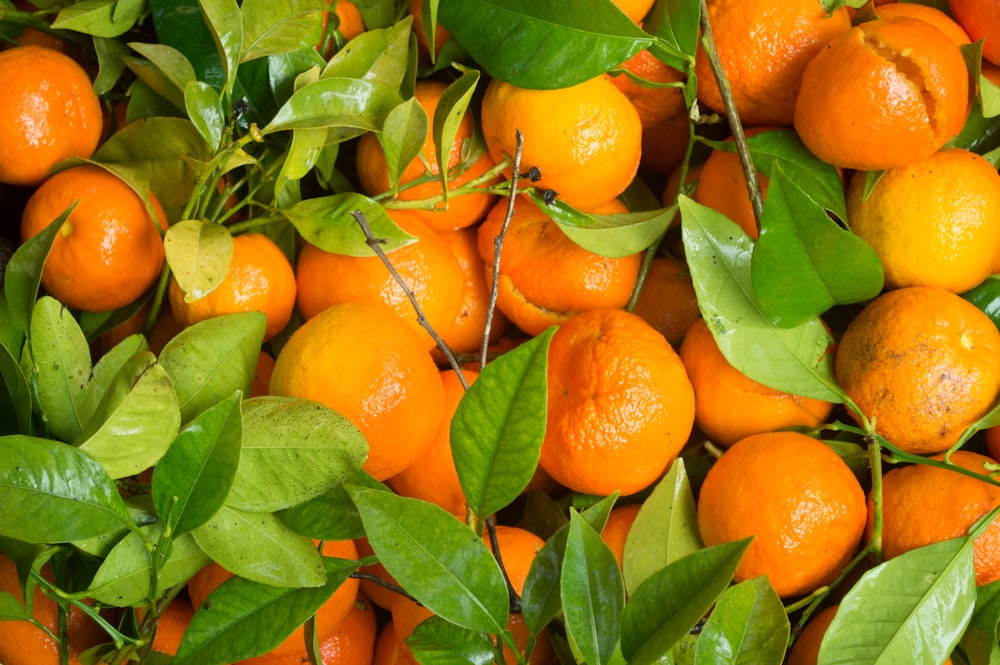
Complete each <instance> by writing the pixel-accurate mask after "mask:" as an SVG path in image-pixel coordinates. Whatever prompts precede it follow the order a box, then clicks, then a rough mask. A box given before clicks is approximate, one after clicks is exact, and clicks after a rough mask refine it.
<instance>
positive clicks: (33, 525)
mask: <svg viewBox="0 0 1000 665" xmlns="http://www.w3.org/2000/svg"><path fill="white" fill-rule="evenodd" d="M0 506H3V509H2V510H0V536H6V537H8V538H14V539H16V540H23V541H24V542H27V543H65V542H71V541H74V540H81V539H85V538H92V537H94V536H100V535H102V534H105V533H110V532H113V531H116V530H118V529H120V528H122V527H123V526H127V525H128V523H129V521H128V512H127V511H126V509H125V504H124V503H123V502H122V498H121V495H119V494H118V488H117V487H116V486H115V484H114V481H112V480H111V478H110V477H109V476H108V474H107V473H105V471H104V469H103V468H102V467H101V465H100V464H98V463H97V461H96V460H93V459H91V458H90V457H89V456H87V455H86V454H85V453H82V452H80V451H79V450H77V449H76V448H74V447H73V446H69V445H67V444H65V443H61V442H59V441H53V440H52V439H39V438H35V437H31V436H24V435H20V434H14V435H11V436H4V437H0Z"/></svg>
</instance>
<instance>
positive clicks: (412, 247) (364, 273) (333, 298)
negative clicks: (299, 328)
mask: <svg viewBox="0 0 1000 665" xmlns="http://www.w3.org/2000/svg"><path fill="white" fill-rule="evenodd" d="M391 216H392V219H393V220H394V221H395V222H396V223H397V224H398V225H399V226H400V227H401V228H402V229H403V230H405V231H406V232H407V233H410V234H411V235H414V236H416V241H415V242H412V243H410V244H409V245H406V246H404V247H400V248H399V249H396V250H394V251H392V252H389V253H387V254H386V258H387V259H388V261H389V263H391V264H392V267H393V268H394V269H395V270H396V272H397V273H398V274H399V275H400V277H401V278H402V280H403V282H404V283H405V284H406V286H407V288H408V289H410V291H412V292H413V295H414V297H415V299H416V302H417V305H419V306H420V311H421V312H422V313H423V315H424V317H425V319H426V321H427V323H428V324H429V325H430V326H431V327H432V328H433V329H434V331H435V332H437V334H438V335H446V334H449V332H450V328H451V326H452V325H453V324H454V322H455V320H456V319H457V318H458V317H459V316H460V312H461V310H462V300H463V295H464V288H465V278H464V277H463V275H462V269H461V267H460V266H459V263H458V259H456V257H455V254H454V253H453V252H452V251H451V250H450V249H448V246H447V245H445V244H444V242H443V241H442V240H441V239H440V238H439V237H438V235H437V233H436V232H435V231H434V230H433V229H431V228H429V227H428V226H427V225H426V224H424V223H423V222H421V221H420V220H419V219H416V218H414V217H413V216H412V215H411V214H410V213H408V212H407V213H403V214H401V213H399V212H392V213H391ZM295 277H296V283H297V288H298V298H297V302H298V308H299V313H300V314H301V315H302V316H303V317H304V318H306V319H309V318H312V317H314V316H316V315H317V314H319V313H320V312H322V311H323V310H324V309H326V308H327V307H330V306H331V305H337V304H341V303H345V302H366V303H379V304H385V305H388V306H389V307H391V308H392V310H393V311H394V312H395V313H396V316H398V317H399V318H400V320H401V321H405V322H406V323H407V324H408V325H409V326H411V327H412V328H413V330H414V332H416V334H417V336H418V337H419V338H420V340H421V344H422V345H423V346H424V348H426V349H430V348H432V347H433V346H434V345H435V342H434V339H433V338H432V337H431V335H430V333H428V332H427V331H426V330H425V329H424V328H423V326H422V325H421V324H420V322H419V320H418V319H417V313H416V310H415V309H414V308H413V304H412V303H411V302H410V299H409V298H408V297H407V295H406V292H405V291H404V290H403V287H401V286H400V285H399V282H398V281H397V280H396V278H395V277H394V276H393V274H392V273H391V272H390V271H389V269H388V268H387V267H386V265H385V262H383V260H382V259H381V258H380V257H378V256H376V255H375V254H374V253H373V254H370V255H368V256H348V255H346V254H335V253H333V252H327V251H325V250H322V249H320V248H319V247H317V246H315V245H312V244H310V243H305V244H304V245H303V247H302V250H301V251H300V252H299V257H298V261H297V262H296V267H295Z"/></svg>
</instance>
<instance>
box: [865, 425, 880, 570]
mask: <svg viewBox="0 0 1000 665" xmlns="http://www.w3.org/2000/svg"><path fill="white" fill-rule="evenodd" d="M867 442H868V465H869V467H870V468H871V474H872V490H871V497H872V531H871V535H870V536H869V537H868V548H867V549H868V551H869V552H871V554H872V556H873V557H874V559H875V563H882V444H881V442H880V441H879V437H878V436H875V435H869V436H868V437H867Z"/></svg>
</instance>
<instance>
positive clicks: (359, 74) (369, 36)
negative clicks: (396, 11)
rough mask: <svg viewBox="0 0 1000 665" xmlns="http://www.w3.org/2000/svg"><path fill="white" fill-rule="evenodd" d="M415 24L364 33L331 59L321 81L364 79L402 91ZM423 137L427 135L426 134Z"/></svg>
mask: <svg viewBox="0 0 1000 665" xmlns="http://www.w3.org/2000/svg"><path fill="white" fill-rule="evenodd" d="M358 4H359V7H360V6H361V3H358ZM366 25H368V24H367V23H366ZM412 25H413V19H412V18H411V17H410V16H405V17H404V18H403V19H401V20H399V21H396V22H394V23H393V24H392V25H391V26H389V27H388V28H375V29H369V30H367V31H365V32H363V33H361V34H360V35H358V36H357V37H355V38H354V39H353V40H351V48H346V49H341V50H340V51H337V52H336V53H335V54H334V55H333V57H332V58H330V62H328V63H327V65H326V67H324V68H323V72H322V74H321V78H331V77H345V78H355V79H365V80H368V81H375V82H377V83H381V84H382V85H384V86H386V87H387V88H391V89H392V90H396V91H399V90H400V88H401V86H402V85H403V81H404V79H405V78H406V76H407V73H408V72H409V56H410V49H409V44H410V32H411V26H412ZM420 136H426V132H425V133H424V134H421V135H420ZM422 140H423V139H421V141H422Z"/></svg>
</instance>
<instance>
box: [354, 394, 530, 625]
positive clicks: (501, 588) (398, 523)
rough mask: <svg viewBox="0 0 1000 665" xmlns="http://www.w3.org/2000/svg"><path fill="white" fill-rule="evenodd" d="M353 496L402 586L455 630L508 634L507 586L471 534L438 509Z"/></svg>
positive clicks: (370, 494) (367, 493) (383, 495)
mask: <svg viewBox="0 0 1000 665" xmlns="http://www.w3.org/2000/svg"><path fill="white" fill-rule="evenodd" d="M480 378H481V377H480ZM347 491H348V492H349V493H350V495H351V498H352V499H353V500H354V503H355V505H357V507H358V511H359V512H360V514H361V521H362V522H363V523H364V526H365V533H366V534H367V535H368V542H369V543H370V544H371V547H372V550H374V551H375V554H377V555H378V557H379V560H380V561H381V562H382V565H384V566H385V569H386V570H387V571H388V572H389V574H390V575H392V577H393V578H394V579H395V580H396V581H397V582H398V583H399V585H400V586H402V587H403V588H404V589H406V590H407V591H408V592H409V593H410V594H411V595H412V596H413V597H414V598H416V599H417V601H418V602H420V603H421V604H422V605H423V606H425V607H426V608H427V609H429V610H431V611H432V612H433V613H434V614H437V615H438V616H440V617H441V618H443V619H444V620H446V621H450V622H451V623H453V624H456V625H458V626H461V627H463V628H468V629H469V630H474V631H478V632H483V633H490V634H496V633H499V632H500V631H501V630H503V627H504V626H505V625H507V616H508V612H509V611H510V606H509V601H508V597H507V585H506V583H505V581H504V578H503V574H502V573H501V572H500V567H499V566H498V565H497V562H496V559H494V558H493V554H492V553H491V552H490V550H489V549H488V548H487V547H486V544H485V543H484V542H483V541H482V539H480V538H479V537H477V536H476V534H475V533H473V532H472V530H471V529H469V528H468V527H466V526H465V525H464V524H462V523H461V522H459V521H458V520H457V519H455V517H454V516H453V515H451V514H450V513H448V512H446V511H445V510H443V509H441V508H440V507H438V506H437V505H435V504H432V503H427V502H425V501H419V500H417V499H410V498H407V497H401V496H397V495H395V494H392V493H390V492H382V491H379V490H373V489H366V488H362V487H358V486H356V485H351V486H349V487H348V488H347Z"/></svg>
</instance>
